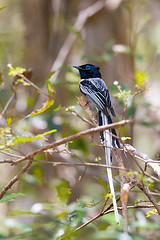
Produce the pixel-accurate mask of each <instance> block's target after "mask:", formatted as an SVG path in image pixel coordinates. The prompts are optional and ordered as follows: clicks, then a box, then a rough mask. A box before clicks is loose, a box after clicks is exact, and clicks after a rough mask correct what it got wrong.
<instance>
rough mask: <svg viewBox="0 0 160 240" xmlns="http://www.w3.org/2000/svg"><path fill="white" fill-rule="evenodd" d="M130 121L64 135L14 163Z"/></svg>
mask: <svg viewBox="0 0 160 240" xmlns="http://www.w3.org/2000/svg"><path fill="white" fill-rule="evenodd" d="M130 122H132V120H123V121H120V122H117V123H112V124H109V125H107V126H100V127H95V128H91V129H87V130H85V131H82V132H79V133H77V134H75V135H72V136H69V137H66V138H63V139H60V140H58V141H55V142H53V143H50V144H48V145H46V146H44V147H42V148H40V149H38V150H37V151H35V152H32V153H29V154H27V155H26V156H24V157H22V158H21V159H19V160H17V161H14V164H17V163H19V162H22V161H24V160H26V159H33V158H34V157H35V156H36V155H37V154H39V153H41V152H44V151H46V150H47V149H50V148H53V147H57V146H60V145H62V144H66V143H68V142H70V141H73V140H75V139H79V138H81V137H83V136H86V135H89V134H95V133H97V132H101V131H104V130H106V129H112V128H118V127H122V126H124V125H126V124H128V123H130Z"/></svg>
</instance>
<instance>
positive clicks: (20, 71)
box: [8, 64, 26, 77]
mask: <svg viewBox="0 0 160 240" xmlns="http://www.w3.org/2000/svg"><path fill="white" fill-rule="evenodd" d="M8 67H9V68H10V69H9V73H8V75H10V76H13V77H15V76H17V75H18V74H23V73H24V72H25V71H26V69H25V68H21V67H16V68H13V67H12V66H11V65H10V64H9V65H8Z"/></svg>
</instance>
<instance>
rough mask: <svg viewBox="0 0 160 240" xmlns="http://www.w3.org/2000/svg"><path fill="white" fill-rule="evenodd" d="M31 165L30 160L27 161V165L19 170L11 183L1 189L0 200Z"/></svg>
mask: <svg viewBox="0 0 160 240" xmlns="http://www.w3.org/2000/svg"><path fill="white" fill-rule="evenodd" d="M31 164H32V160H30V161H28V162H27V164H26V165H25V166H24V167H23V168H22V169H21V171H20V172H19V173H18V174H17V175H16V176H14V177H13V178H12V179H11V181H10V182H9V183H8V184H7V185H6V186H5V187H4V188H3V189H2V191H1V192H0V199H2V198H3V196H4V195H5V193H6V192H7V191H8V189H10V188H11V187H12V186H13V184H14V183H16V182H17V181H18V180H19V179H20V177H21V175H22V174H24V173H25V172H26V171H27V170H28V169H29V168H30V166H31Z"/></svg>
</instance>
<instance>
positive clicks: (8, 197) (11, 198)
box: [0, 193, 25, 203]
mask: <svg viewBox="0 0 160 240" xmlns="http://www.w3.org/2000/svg"><path fill="white" fill-rule="evenodd" d="M20 196H25V194H23V193H11V194H9V195H4V197H3V198H2V199H1V200H0V203H4V202H11V201H14V198H16V197H20Z"/></svg>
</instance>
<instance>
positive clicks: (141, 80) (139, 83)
mask: <svg viewBox="0 0 160 240" xmlns="http://www.w3.org/2000/svg"><path fill="white" fill-rule="evenodd" d="M135 79H136V85H135V87H136V88H138V89H141V88H143V87H144V84H145V82H146V80H147V79H148V74H147V73H145V72H136V73H135Z"/></svg>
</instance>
